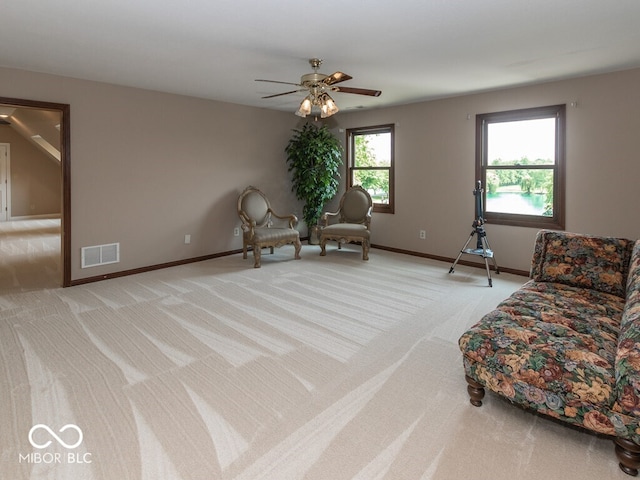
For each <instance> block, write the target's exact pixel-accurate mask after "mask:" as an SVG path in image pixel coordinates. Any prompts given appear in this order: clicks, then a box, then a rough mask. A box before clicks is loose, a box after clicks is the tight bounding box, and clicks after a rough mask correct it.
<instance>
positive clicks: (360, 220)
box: [320, 185, 373, 260]
mask: <svg viewBox="0 0 640 480" xmlns="http://www.w3.org/2000/svg"><path fill="white" fill-rule="evenodd" d="M372 209H373V201H372V200H371V195H369V192H367V191H366V190H365V189H364V188H362V187H361V186H359V185H356V186H353V187H351V188H349V189H348V190H347V191H346V192H345V193H344V195H342V198H341V199H340V207H339V208H338V211H336V212H325V213H324V214H323V215H322V230H321V232H320V255H321V256H325V255H326V254H327V252H326V245H327V242H328V241H329V240H334V241H337V242H338V249H340V248H342V244H343V243H359V244H361V245H362V260H369V247H370V240H369V237H370V233H371V232H370V228H371V211H372ZM336 218H337V221H336V220H335V219H336ZM332 220H333V222H334V223H331V222H332Z"/></svg>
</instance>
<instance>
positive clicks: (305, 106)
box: [296, 95, 312, 118]
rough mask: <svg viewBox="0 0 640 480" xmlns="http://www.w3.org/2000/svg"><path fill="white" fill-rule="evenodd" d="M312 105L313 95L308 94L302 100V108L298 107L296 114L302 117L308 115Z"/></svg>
mask: <svg viewBox="0 0 640 480" xmlns="http://www.w3.org/2000/svg"><path fill="white" fill-rule="evenodd" d="M311 105H312V102H311V95H307V96H306V97H305V99H304V100H302V102H300V108H298V111H297V112H296V115H298V116H299V117H302V118H304V117H306V116H307V115H309V114H310V113H311Z"/></svg>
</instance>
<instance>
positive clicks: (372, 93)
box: [334, 87, 382, 97]
mask: <svg viewBox="0 0 640 480" xmlns="http://www.w3.org/2000/svg"><path fill="white" fill-rule="evenodd" d="M334 91H336V92H342V93H355V94H356V95H368V96H370V97H379V96H380V95H382V91H381V90H368V89H366V88H352V87H335V89H334Z"/></svg>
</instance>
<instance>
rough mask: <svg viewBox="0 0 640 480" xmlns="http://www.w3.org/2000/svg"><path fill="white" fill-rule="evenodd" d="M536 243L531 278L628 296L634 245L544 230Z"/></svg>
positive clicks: (625, 241)
mask: <svg viewBox="0 0 640 480" xmlns="http://www.w3.org/2000/svg"><path fill="white" fill-rule="evenodd" d="M538 235H541V236H542V237H543V239H542V241H536V250H535V251H534V257H533V261H532V268H531V278H533V280H535V281H538V282H555V283H563V284H565V285H572V286H574V287H582V288H590V289H593V290H598V291H600V292H605V293H611V294H613V295H617V296H618V297H624V296H625V290H626V281H627V272H628V265H629V259H630V257H631V250H632V248H633V245H634V242H633V241H631V240H625V239H621V238H609V237H596V236H586V235H578V234H571V233H567V232H554V231H549V230H545V231H541V232H539V233H538Z"/></svg>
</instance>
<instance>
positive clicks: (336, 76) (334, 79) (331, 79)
mask: <svg viewBox="0 0 640 480" xmlns="http://www.w3.org/2000/svg"><path fill="white" fill-rule="evenodd" d="M352 78H353V77H352V76H351V75H347V74H346V73H342V72H335V73H332V74H331V75H329V76H328V77H327V78H325V79H324V80H323V82H324V84H325V85H333V84H335V83H340V82H344V81H347V80H351V79H352Z"/></svg>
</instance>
